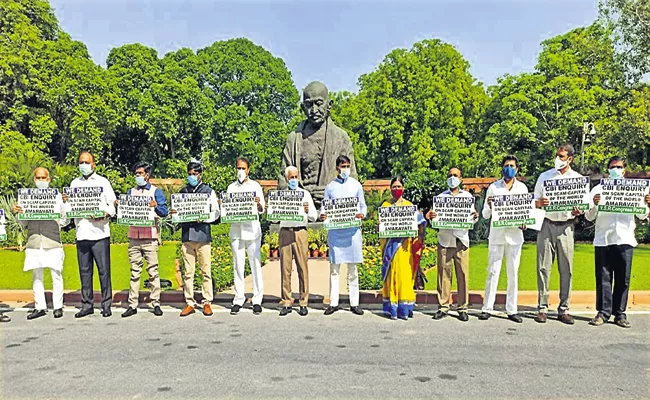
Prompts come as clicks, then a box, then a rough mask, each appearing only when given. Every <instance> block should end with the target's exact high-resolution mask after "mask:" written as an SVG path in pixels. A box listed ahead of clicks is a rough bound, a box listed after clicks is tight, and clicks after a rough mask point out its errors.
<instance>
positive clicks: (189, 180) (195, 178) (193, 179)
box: [187, 175, 199, 186]
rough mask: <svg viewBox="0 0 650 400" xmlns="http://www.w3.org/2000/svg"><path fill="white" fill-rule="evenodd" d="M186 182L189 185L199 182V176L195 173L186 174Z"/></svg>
mask: <svg viewBox="0 0 650 400" xmlns="http://www.w3.org/2000/svg"><path fill="white" fill-rule="evenodd" d="M187 183H189V184H190V186H196V185H198V184H199V177H198V176H196V175H188V176H187Z"/></svg>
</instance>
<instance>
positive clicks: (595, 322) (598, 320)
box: [589, 313, 605, 326]
mask: <svg viewBox="0 0 650 400" xmlns="http://www.w3.org/2000/svg"><path fill="white" fill-rule="evenodd" d="M603 324H605V318H604V317H603V314H601V313H598V314H596V316H595V317H593V318H592V319H591V321H589V325H592V326H601V325H603Z"/></svg>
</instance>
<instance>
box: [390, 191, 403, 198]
mask: <svg viewBox="0 0 650 400" xmlns="http://www.w3.org/2000/svg"><path fill="white" fill-rule="evenodd" d="M390 194H392V195H393V198H394V199H399V198H400V197H402V195H403V194H404V189H391V190H390Z"/></svg>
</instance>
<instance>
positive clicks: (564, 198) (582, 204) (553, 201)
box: [542, 176, 589, 212]
mask: <svg viewBox="0 0 650 400" xmlns="http://www.w3.org/2000/svg"><path fill="white" fill-rule="evenodd" d="M542 196H543V197H546V198H547V199H548V200H549V205H547V206H545V207H544V210H545V211H546V212H556V211H573V208H574V207H576V208H578V210H580V211H587V210H588V209H589V177H588V176H580V177H575V178H557V179H547V180H545V181H544V182H543V188H542Z"/></svg>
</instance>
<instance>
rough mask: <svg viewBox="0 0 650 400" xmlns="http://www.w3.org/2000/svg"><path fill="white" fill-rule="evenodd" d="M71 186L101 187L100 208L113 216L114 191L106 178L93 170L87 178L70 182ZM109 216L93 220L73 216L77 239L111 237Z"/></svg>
mask: <svg viewBox="0 0 650 400" xmlns="http://www.w3.org/2000/svg"><path fill="white" fill-rule="evenodd" d="M70 187H71V188H78V187H101V188H102V189H103V191H102V202H101V205H100V210H102V211H105V212H106V213H107V214H108V215H110V216H111V217H113V216H115V192H114V191H113V187H112V186H111V183H110V182H109V181H108V179H106V178H104V177H103V176H99V175H97V173H96V172H95V171H93V173H92V174H90V176H89V177H88V178H85V177H83V176H82V177H80V178H76V179H75V180H73V181H72V183H71V184H70ZM109 222H110V219H109V218H102V219H98V220H96V221H95V220H93V219H91V218H75V219H74V224H75V227H76V231H77V240H78V241H79V240H101V239H104V238H107V237H111V228H110V225H109Z"/></svg>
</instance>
